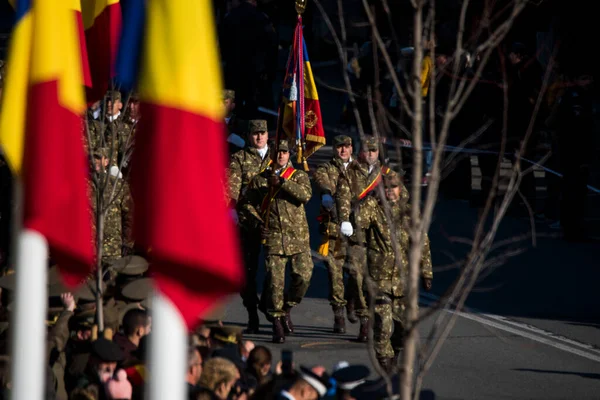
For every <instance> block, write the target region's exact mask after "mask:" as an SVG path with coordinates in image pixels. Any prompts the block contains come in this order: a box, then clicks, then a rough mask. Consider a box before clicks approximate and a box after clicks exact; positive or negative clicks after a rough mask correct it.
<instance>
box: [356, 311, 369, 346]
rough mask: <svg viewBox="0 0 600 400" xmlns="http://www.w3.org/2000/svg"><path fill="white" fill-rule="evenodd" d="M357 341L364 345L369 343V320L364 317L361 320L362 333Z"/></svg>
mask: <svg viewBox="0 0 600 400" xmlns="http://www.w3.org/2000/svg"><path fill="white" fill-rule="evenodd" d="M357 340H358V341H359V342H362V343H366V342H368V341H369V318H366V317H362V318H361V319H360V331H359V332H358V338H357Z"/></svg>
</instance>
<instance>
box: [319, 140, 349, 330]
mask: <svg viewBox="0 0 600 400" xmlns="http://www.w3.org/2000/svg"><path fill="white" fill-rule="evenodd" d="M333 146H334V149H335V151H334V155H333V158H332V160H331V161H329V162H327V163H325V164H322V165H320V166H319V167H318V168H317V170H316V171H315V174H314V181H315V183H316V184H317V187H318V188H319V190H320V192H321V214H320V216H319V221H320V232H321V234H322V235H323V244H322V245H321V247H320V249H319V253H321V255H323V256H324V257H327V259H326V263H327V268H328V271H329V303H330V304H331V307H332V308H333V315H334V323H333V332H334V333H345V332H346V324H345V318H344V307H345V306H346V304H347V302H346V299H345V298H344V272H343V266H344V259H345V258H346V246H345V244H346V242H345V241H342V240H341V238H340V234H339V230H340V228H339V224H340V222H341V221H339V219H338V216H339V212H338V210H337V205H336V203H335V201H334V197H335V196H336V191H337V186H338V182H339V179H340V176H345V175H346V168H347V167H348V165H349V164H350V163H351V162H352V139H351V138H350V137H349V136H345V135H339V136H336V137H334V138H333ZM354 322H356V320H354Z"/></svg>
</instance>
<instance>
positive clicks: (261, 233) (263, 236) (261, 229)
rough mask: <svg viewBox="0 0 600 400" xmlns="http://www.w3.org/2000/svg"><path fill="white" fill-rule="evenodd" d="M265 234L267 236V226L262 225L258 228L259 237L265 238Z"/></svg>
mask: <svg viewBox="0 0 600 400" xmlns="http://www.w3.org/2000/svg"><path fill="white" fill-rule="evenodd" d="M267 236H269V228H265V227H264V226H263V227H262V228H260V238H261V239H262V240H267Z"/></svg>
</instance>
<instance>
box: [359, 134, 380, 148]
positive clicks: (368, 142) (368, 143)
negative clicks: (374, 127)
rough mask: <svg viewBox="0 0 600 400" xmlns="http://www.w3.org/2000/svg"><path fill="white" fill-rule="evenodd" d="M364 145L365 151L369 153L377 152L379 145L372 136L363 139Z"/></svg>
mask: <svg viewBox="0 0 600 400" xmlns="http://www.w3.org/2000/svg"><path fill="white" fill-rule="evenodd" d="M363 143H364V146H365V147H364V148H365V150H371V151H376V150H379V145H378V143H377V139H375V137H373V136H367V137H365V140H364V141H363Z"/></svg>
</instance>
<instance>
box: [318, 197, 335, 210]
mask: <svg viewBox="0 0 600 400" xmlns="http://www.w3.org/2000/svg"><path fill="white" fill-rule="evenodd" d="M321 204H322V205H323V207H325V208H326V209H328V210H331V209H332V208H333V204H334V203H333V197H331V195H330V194H328V193H325V194H324V195H323V196H321Z"/></svg>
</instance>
